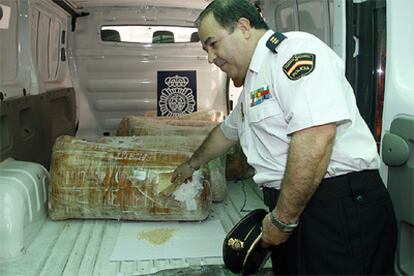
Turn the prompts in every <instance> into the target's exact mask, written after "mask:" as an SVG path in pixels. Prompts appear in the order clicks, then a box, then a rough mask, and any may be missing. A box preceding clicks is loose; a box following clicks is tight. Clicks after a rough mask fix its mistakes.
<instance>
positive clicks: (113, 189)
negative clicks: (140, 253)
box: [49, 136, 211, 221]
mask: <svg viewBox="0 0 414 276" xmlns="http://www.w3.org/2000/svg"><path fill="white" fill-rule="evenodd" d="M189 157H190V155H189V153H186V152H181V153H180V152H171V151H162V150H149V149H139V148H128V147H122V146H116V145H114V144H111V143H103V142H96V141H95V142H91V141H84V140H80V139H76V138H74V137H70V136H61V137H59V138H58V139H57V140H56V142H55V145H54V147H53V153H52V164H51V171H50V184H49V215H50V217H51V218H52V219H55V220H58V219H67V218H112V219H128V220H151V221H168V220H180V221H199V220H204V219H205V218H207V217H208V214H209V209H210V206H211V189H210V185H209V182H208V178H209V176H208V171H207V169H205V168H201V169H200V170H199V171H196V172H195V173H194V175H193V178H192V181H191V183H185V184H184V183H183V184H181V185H180V186H178V187H174V185H172V184H171V182H170V178H171V174H172V172H173V170H174V169H175V168H176V166H177V165H179V164H181V163H182V162H185V161H186V160H188V158H189Z"/></svg>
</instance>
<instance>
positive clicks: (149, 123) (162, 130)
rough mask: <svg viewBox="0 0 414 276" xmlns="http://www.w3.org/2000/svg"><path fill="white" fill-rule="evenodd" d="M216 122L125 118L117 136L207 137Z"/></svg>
mask: <svg viewBox="0 0 414 276" xmlns="http://www.w3.org/2000/svg"><path fill="white" fill-rule="evenodd" d="M217 124H218V123H216V122H206V121H198V120H177V119H165V120H159V119H156V118H150V117H142V116H141V117H140V116H127V117H125V118H123V119H122V120H121V122H120V123H119V125H118V129H117V133H116V135H117V136H133V135H135V136H144V135H146V136H152V135H159V136H187V135H204V136H207V135H208V134H209V133H210V131H211V130H213V128H214V127H215V126H216V125H217Z"/></svg>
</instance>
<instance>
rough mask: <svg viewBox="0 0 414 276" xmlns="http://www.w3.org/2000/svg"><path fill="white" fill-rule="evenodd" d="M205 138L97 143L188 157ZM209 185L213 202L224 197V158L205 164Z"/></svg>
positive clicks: (143, 138) (130, 138)
mask: <svg viewBox="0 0 414 276" xmlns="http://www.w3.org/2000/svg"><path fill="white" fill-rule="evenodd" d="M204 139H205V136H124V137H117V136H115V137H102V138H100V139H99V142H101V143H105V144H108V145H111V146H113V147H122V148H127V149H130V148H131V149H147V150H161V151H163V152H180V153H183V152H185V153H186V154H188V155H189V156H191V154H192V153H193V152H194V151H195V150H196V149H197V148H198V147H199V146H200V145H201V143H202V142H203V141H204ZM207 168H208V175H209V180H210V181H209V183H210V186H211V191H212V196H213V197H212V199H213V201H214V202H220V201H223V200H224V198H225V196H226V191H227V182H226V156H225V155H223V156H221V157H218V158H216V159H213V160H211V161H210V162H208V163H207Z"/></svg>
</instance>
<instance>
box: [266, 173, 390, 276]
mask: <svg viewBox="0 0 414 276" xmlns="http://www.w3.org/2000/svg"><path fill="white" fill-rule="evenodd" d="M263 194H264V201H265V204H266V205H267V206H268V207H269V210H273V209H274V207H275V205H276V202H277V196H278V191H277V190H275V189H270V188H264V189H263ZM396 241H397V225H396V220H395V214H394V209H393V206H392V203H391V200H390V198H389V195H388V191H387V189H386V188H385V186H384V184H383V183H382V180H381V178H380V176H379V174H378V171H376V170H375V171H362V172H356V173H349V174H347V175H344V176H338V177H334V178H329V179H324V180H323V181H322V182H321V184H320V186H319V187H318V189H317V190H316V192H315V194H314V195H313V197H312V198H311V200H310V201H309V203H308V205H307V207H306V208H305V210H304V211H303V213H302V215H301V216H300V219H299V225H298V227H297V228H296V229H295V230H294V232H293V233H292V235H291V236H290V238H289V239H288V240H287V241H286V242H285V243H283V244H281V245H279V246H276V247H275V248H274V249H273V252H272V256H271V258H272V266H273V270H274V272H275V273H276V274H278V275H286V274H294V275H321V274H323V275H343V274H352V275H367V274H374V275H391V274H393V273H394V269H393V263H394V255H395V250H396Z"/></svg>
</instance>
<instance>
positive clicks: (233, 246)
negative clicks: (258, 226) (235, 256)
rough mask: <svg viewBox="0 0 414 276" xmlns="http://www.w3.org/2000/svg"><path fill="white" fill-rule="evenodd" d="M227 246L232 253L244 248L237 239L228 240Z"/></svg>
mask: <svg viewBox="0 0 414 276" xmlns="http://www.w3.org/2000/svg"><path fill="white" fill-rule="evenodd" d="M227 245H228V246H230V247H231V249H233V250H234V251H240V250H242V249H243V247H244V243H243V242H242V241H241V240H239V239H233V238H230V239H229V240H228V241H227Z"/></svg>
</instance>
